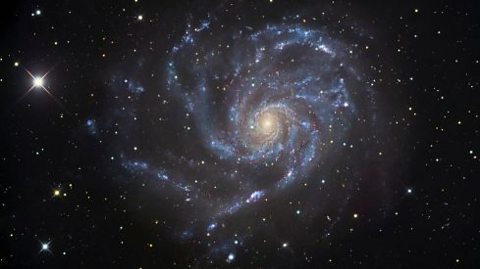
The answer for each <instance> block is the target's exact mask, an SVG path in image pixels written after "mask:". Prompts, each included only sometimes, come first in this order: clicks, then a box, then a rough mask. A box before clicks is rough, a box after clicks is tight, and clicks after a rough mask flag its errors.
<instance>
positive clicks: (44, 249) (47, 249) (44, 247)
mask: <svg viewBox="0 0 480 269" xmlns="http://www.w3.org/2000/svg"><path fill="white" fill-rule="evenodd" d="M40 243H41V244H42V246H41V248H40V252H50V242H46V243H44V242H40Z"/></svg>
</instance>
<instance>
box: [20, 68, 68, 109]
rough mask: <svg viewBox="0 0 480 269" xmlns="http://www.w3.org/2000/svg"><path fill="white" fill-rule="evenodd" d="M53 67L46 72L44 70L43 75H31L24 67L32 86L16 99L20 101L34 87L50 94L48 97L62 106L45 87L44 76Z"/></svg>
mask: <svg viewBox="0 0 480 269" xmlns="http://www.w3.org/2000/svg"><path fill="white" fill-rule="evenodd" d="M52 69H53V68H51V69H50V70H48V72H46V73H45V74H43V75H33V74H32V72H30V71H29V70H28V69H25V72H27V74H28V75H29V76H30V78H31V79H32V86H31V87H30V88H29V89H28V90H27V91H26V92H25V93H24V94H23V95H22V97H20V99H19V100H18V101H17V103H18V102H20V101H21V100H22V99H23V98H25V96H27V94H29V93H30V92H31V91H33V90H35V89H38V90H42V91H44V92H45V93H46V94H48V96H50V98H52V99H53V100H54V101H55V102H56V103H57V104H59V105H60V106H61V107H62V108H64V107H63V105H62V103H61V102H60V101H59V100H58V99H57V98H56V97H55V96H54V95H53V94H52V93H51V92H50V90H48V89H47V87H46V86H45V78H46V77H47V76H48V74H49V73H50V71H52Z"/></svg>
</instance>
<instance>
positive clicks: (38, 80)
mask: <svg viewBox="0 0 480 269" xmlns="http://www.w3.org/2000/svg"><path fill="white" fill-rule="evenodd" d="M44 83H45V81H44V80H43V77H40V76H37V77H34V78H33V87H35V88H43V84H44Z"/></svg>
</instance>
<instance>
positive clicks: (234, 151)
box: [109, 15, 385, 260]
mask: <svg viewBox="0 0 480 269" xmlns="http://www.w3.org/2000/svg"><path fill="white" fill-rule="evenodd" d="M334 33H335V32H334V31H332V30H329V29H328V28H327V27H325V26H324V25H322V24H321V23H320V22H316V21H313V22H312V23H310V24H309V23H304V22H303V21H302V20H301V19H300V16H298V15H295V16H287V17H283V18H282V19H281V20H276V21H272V22H268V23H259V24H255V25H245V24H243V23H238V22H237V21H235V19H231V18H220V17H215V16H208V18H207V19H205V20H199V21H197V22H196V23H195V22H193V21H189V22H188V23H187V25H186V26H185V29H184V30H182V33H181V34H179V35H178V36H177V37H172V44H171V46H170V47H169V48H168V49H167V52H166V56H165V57H164V58H162V59H161V60H157V61H154V60H151V61H152V63H150V64H148V65H147V64H145V63H144V61H145V60H144V61H142V62H141V63H138V64H137V65H136V69H138V70H144V69H145V68H151V67H150V66H154V68H160V70H161V73H162V75H161V76H154V75H153V74H152V76H151V77H150V78H145V77H144V76H142V75H141V72H139V71H137V70H135V69H134V71H131V72H127V74H116V75H114V76H113V77H112V80H111V84H112V88H113V90H114V91H113V92H114V94H115V95H114V97H115V98H116V100H118V105H116V106H114V107H115V109H113V110H112V111H111V113H110V117H109V122H110V124H112V119H113V121H114V126H121V132H120V133H119V135H118V136H119V139H118V140H117V141H116V142H114V143H112V144H113V145H115V146H114V149H113V150H114V151H115V152H117V155H119V156H120V164H121V165H122V166H123V168H125V169H126V171H127V172H128V175H130V176H131V177H134V178H136V179H137V180H141V181H142V182H144V183H143V184H152V182H155V183H156V184H158V185H157V186H159V188H160V189H158V190H156V191H155V194H154V195H155V196H158V197H159V199H162V200H161V201H162V205H171V206H172V207H173V208H182V209H183V210H184V213H182V214H180V215H181V216H182V218H183V221H180V222H179V223H177V224H176V225H175V228H174V229H173V231H172V233H173V234H175V236H176V237H178V238H181V239H182V240H190V239H192V238H198V237H202V235H204V234H206V235H207V237H208V239H209V240H207V242H209V243H208V244H207V245H208V248H209V249H210V250H209V251H208V253H210V254H211V253H217V254H219V255H220V257H222V255H223V257H225V255H227V254H228V255H229V257H230V255H233V254H232V253H235V246H236V245H237V244H240V243H239V242H242V241H248V240H249V239H248V238H254V236H255V234H256V232H255V228H253V229H252V227H255V224H253V223H252V222H251V221H253V220H255V219H256V217H254V216H256V215H257V214H259V213H258V212H261V211H262V210H270V209H272V208H278V209H279V210H280V211H279V212H278V213H277V214H279V215H278V216H277V217H271V218H272V220H273V221H280V222H281V221H282V219H283V218H285V217H286V216H288V214H287V213H283V212H284V211H287V212H288V211H289V210H285V209H284V208H290V207H293V208H292V209H291V211H292V214H293V215H296V216H305V217H307V216H308V217H309V218H314V217H317V216H324V215H325V214H327V217H326V222H325V223H324V224H322V228H321V229H319V231H320V233H321V234H320V235H319V236H321V237H328V236H329V235H330V232H331V230H332V228H333V227H334V226H335V224H336V223H337V222H339V221H340V220H341V218H342V217H341V214H342V213H341V212H343V211H345V210H346V208H347V207H348V206H349V203H350V201H351V200H352V199H353V198H354V197H355V192H356V191H357V190H359V189H360V188H361V184H362V183H363V181H364V177H365V174H371V173H372V172H371V171H365V168H366V167H368V164H369V161H368V160H369V159H371V158H372V156H374V154H372V153H373V152H375V151H376V148H377V141H378V139H379V138H380V136H382V134H381V133H380V132H378V131H377V130H376V128H375V125H376V124H377V123H378V121H379V120H380V118H379V116H378V111H377V108H376V104H377V98H376V94H375V92H374V91H373V89H372V87H371V86H372V85H373V84H372V82H371V78H370V77H369V75H368V70H367V69H366V68H365V66H366V62H365V61H364V60H363V59H362V58H361V54H360V53H359V51H358V49H357V47H356V45H352V44H350V43H347V42H346V40H345V39H338V38H336V36H337V35H335V34H334ZM148 62H149V61H147V63H148ZM146 66H147V67H146ZM125 78H126V79H125ZM152 81H154V83H152ZM145 85H150V86H145ZM151 85H154V86H151ZM155 88H157V89H159V90H154V89H155ZM159 115H166V116H159ZM172 135H173V136H174V137H175V138H174V139H175V140H176V141H177V142H176V143H175V145H172V144H166V143H164V142H163V141H164V140H163V137H165V136H172ZM165 141H167V140H165ZM132 148H133V150H132ZM137 148H140V149H141V150H137ZM366 164H367V165H366ZM376 165H377V166H378V167H380V166H381V164H378V163H377V164H376ZM127 177H129V176H127ZM369 184H371V183H369ZM384 191H385V190H384V188H383V187H382V188H381V189H379V193H380V196H382V193H383V192H384ZM292 197H296V198H294V199H295V203H294V202H293V201H292ZM372 197H373V196H372ZM377 202H378V201H377ZM187 212H188V213H187ZM270 214H271V213H270ZM335 214H337V215H338V216H337V217H335V218H333V217H330V215H335ZM246 219H248V220H249V221H246ZM239 220H243V221H239ZM250 220H251V221H250ZM262 221H267V218H262ZM232 238H234V239H235V240H233V239H232ZM232 242H236V243H232ZM210 254H208V255H210ZM227 260H229V259H227Z"/></svg>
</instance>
